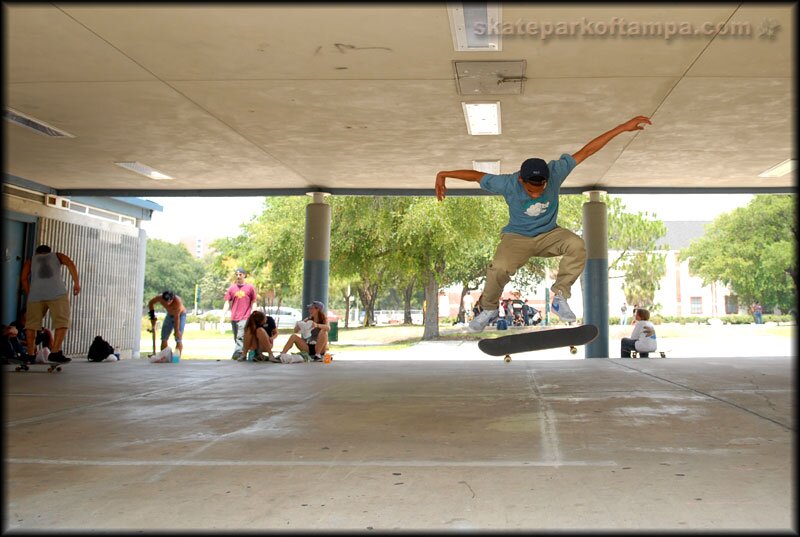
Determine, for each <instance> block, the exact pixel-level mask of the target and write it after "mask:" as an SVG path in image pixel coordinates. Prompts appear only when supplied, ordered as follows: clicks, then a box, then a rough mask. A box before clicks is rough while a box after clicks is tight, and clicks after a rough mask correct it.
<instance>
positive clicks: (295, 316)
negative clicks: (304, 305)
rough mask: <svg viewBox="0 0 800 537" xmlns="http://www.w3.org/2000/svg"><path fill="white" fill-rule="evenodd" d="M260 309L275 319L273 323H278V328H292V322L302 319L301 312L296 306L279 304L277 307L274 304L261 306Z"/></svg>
mask: <svg viewBox="0 0 800 537" xmlns="http://www.w3.org/2000/svg"><path fill="white" fill-rule="evenodd" d="M261 310H262V311H263V312H264V313H266V314H267V315H269V316H270V317H272V318H273V319H275V323H276V324H277V325H278V328H290V329H293V328H294V323H296V322H297V321H302V320H303V312H302V311H300V310H299V309H297V308H288V307H286V306H281V307H280V309H279V308H277V307H275V306H271V307H268V308H261Z"/></svg>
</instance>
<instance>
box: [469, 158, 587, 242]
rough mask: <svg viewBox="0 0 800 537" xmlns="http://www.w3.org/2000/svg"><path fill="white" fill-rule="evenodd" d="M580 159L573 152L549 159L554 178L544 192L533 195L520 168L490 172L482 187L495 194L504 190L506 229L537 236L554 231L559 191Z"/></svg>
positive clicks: (502, 193)
mask: <svg viewBox="0 0 800 537" xmlns="http://www.w3.org/2000/svg"><path fill="white" fill-rule="evenodd" d="M577 165H578V163H577V162H575V159H574V158H572V155H569V154H567V153H564V154H563V155H561V158H560V159H558V160H551V161H550V162H548V163H547V167H548V168H549V169H550V180H549V181H547V186H546V187H545V189H544V192H542V195H541V196H539V197H538V198H536V199H532V198H531V197H530V196H529V195H528V193H527V192H526V191H525V189H524V188H523V187H522V185H521V184H519V181H517V179H518V178H519V171H517V172H514V173H505V174H502V175H493V174H491V173H487V174H486V175H484V176H483V178H482V179H481V183H480V185H481V188H482V189H484V190H486V191H489V192H491V193H493V194H501V195H502V196H503V197H504V198H505V200H506V204H508V225H506V227H504V228H503V233H516V234H518V235H524V236H525V237H535V236H536V235H541V234H542V233H547V232H548V231H552V230H553V229H555V227H556V220H557V219H558V193H559V191H560V190H561V184H562V183H563V182H564V179H566V178H567V175H569V173H570V172H571V171H572V170H573V169H574V168H575V166H577Z"/></svg>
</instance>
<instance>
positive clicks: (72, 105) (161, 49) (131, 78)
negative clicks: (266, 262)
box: [3, 3, 797, 196]
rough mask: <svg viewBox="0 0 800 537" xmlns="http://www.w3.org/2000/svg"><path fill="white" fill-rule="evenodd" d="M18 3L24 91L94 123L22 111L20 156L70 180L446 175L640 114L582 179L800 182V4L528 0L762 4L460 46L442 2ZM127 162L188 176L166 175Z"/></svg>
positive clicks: (333, 183)
mask: <svg viewBox="0 0 800 537" xmlns="http://www.w3.org/2000/svg"><path fill="white" fill-rule="evenodd" d="M3 9H4V15H5V17H6V27H5V30H6V31H5V49H6V78H5V80H6V82H5V90H6V106H8V107H11V108H13V109H14V110H16V111H19V112H22V113H24V114H26V115H30V116H33V117H35V118H37V119H39V120H42V121H44V122H46V123H48V124H50V125H53V126H55V127H58V128H60V129H63V130H65V131H67V132H69V133H71V134H73V135H74V136H75V137H74V138H64V139H54V138H48V137H46V136H42V135H38V134H36V133H34V132H31V131H29V130H27V129H24V128H21V127H18V126H16V125H12V124H10V123H9V122H7V121H4V122H3V123H4V131H5V137H4V139H5V149H6V169H5V172H6V173H7V174H11V175H13V176H16V177H19V178H22V179H25V180H29V181H33V182H36V183H39V184H42V185H46V186H48V187H50V188H52V189H55V190H57V191H59V192H64V193H74V194H77V193H81V192H83V193H86V192H92V191H94V192H100V191H107V192H109V193H119V192H122V191H125V192H127V193H128V194H133V195H156V196H157V195H159V194H163V193H175V192H177V191H181V192H187V193H188V192H192V193H193V194H196V193H198V192H199V191H203V192H225V191H232V190H236V191H240V190H241V191H245V190H250V189H256V190H258V191H264V192H269V191H272V192H279V191H282V190H285V191H300V190H315V189H323V190H332V191H334V192H335V191H341V192H345V191H349V190H352V191H363V192H370V191H379V189H398V190H414V189H422V190H425V191H430V193H431V194H432V193H433V183H434V177H435V174H436V172H437V171H439V170H452V169H462V168H472V161H473V160H492V159H500V160H501V171H502V172H503V173H509V172H514V171H516V170H517V169H519V164H520V163H521V162H522V161H523V160H524V159H525V158H528V157H530V156H540V157H542V158H545V159H546V160H549V159H552V158H558V156H559V155H560V154H562V153H574V152H575V151H577V150H578V149H580V148H581V147H582V146H583V145H584V144H585V143H586V142H588V141H589V140H591V139H592V138H594V137H596V136H597V135H599V134H601V133H603V132H604V131H606V130H609V129H611V128H613V127H614V126H616V125H617V124H619V123H621V122H623V121H625V120H627V119H629V118H631V117H634V116H637V115H646V116H650V117H651V118H652V120H653V125H652V126H651V127H648V128H647V129H646V130H645V131H644V132H638V133H624V134H622V135H620V136H619V137H617V138H616V139H614V140H613V141H612V142H611V143H609V144H608V145H607V146H606V148H605V149H603V150H602V151H601V152H599V153H597V154H596V155H594V156H592V157H590V158H589V159H587V160H586V161H585V162H584V163H583V164H581V165H580V166H579V167H578V168H577V169H576V170H575V171H574V172H573V173H572V174H571V175H570V176H569V178H568V179H567V182H566V183H565V185H564V186H565V187H568V188H570V189H575V190H578V189H583V188H588V187H593V188H601V189H605V190H608V191H611V192H615V191H616V192H623V191H626V190H627V189H637V188H643V189H646V190H652V191H655V190H658V189H694V188H698V189H708V188H711V189H728V190H729V191H730V190H732V189H733V190H735V189H745V190H747V191H753V192H756V191H760V190H761V191H765V190H768V189H774V188H783V189H791V188H793V185H794V179H795V175H796V172H792V173H790V174H788V175H784V176H783V177H779V178H761V177H758V175H759V173H761V172H763V171H764V170H766V169H768V168H770V167H772V166H774V165H775V164H778V163H780V162H782V161H784V160H786V159H789V158H797V155H796V153H795V149H794V148H795V143H794V132H793V121H792V116H793V114H794V113H795V108H794V95H793V91H794V80H793V65H794V50H793V47H792V41H793V38H794V10H795V9H796V6H795V5H794V4H775V5H770V4H763V3H758V4H752V5H740V4H709V5H702V4H699V5H690V4H676V5H675V6H674V7H671V6H670V5H669V4H651V5H641V6H638V5H634V4H621V5H612V4H591V5H578V4H566V5H549V4H518V3H512V4H507V5H503V6H502V19H503V21H504V22H510V23H517V22H518V21H522V22H523V23H528V22H537V21H538V22H544V21H552V22H553V23H556V22H565V23H573V22H581V21H583V20H584V18H585V19H586V20H587V21H589V22H590V23H591V22H593V21H594V22H595V23H596V22H597V21H605V22H608V21H611V20H612V19H613V18H614V17H616V18H617V19H621V20H624V21H627V22H628V23H630V22H634V21H636V22H641V23H648V22H659V21H660V22H664V23H675V24H683V23H691V24H693V25H694V27H701V25H702V24H704V23H711V24H718V23H724V22H727V23H728V24H732V23H734V22H745V23H750V25H751V32H752V33H751V35H750V36H746V37H731V36H723V35H716V36H714V35H710V36H693V37H686V36H683V37H681V36H675V37H673V38H672V39H669V40H666V39H664V38H663V37H625V38H623V37H619V36H609V35H605V36H597V35H595V36H588V35H585V34H584V35H572V36H560V37H557V36H550V38H549V39H547V40H544V41H543V40H540V39H539V38H538V37H533V36H530V35H507V36H504V37H503V41H502V51H500V52H457V51H455V49H454V44H453V43H454V42H453V37H452V34H451V30H450V22H449V18H448V10H447V5H446V4H444V3H441V4H436V3H429V4H421V5H415V4H401V5H392V4H375V5H369V4H364V5H336V4H330V5H311V4H309V5H303V4H298V5H297V6H292V5H279V4H265V5H259V4H245V5H214V4H198V5H192V4H186V5H175V4H172V5H170V4H164V5H159V4H140V5H133V4H116V5H114V4H86V5H81V4H63V5H59V4H46V5H45V4H24V3H20V4H14V3H11V4H4V5H3ZM769 21H772V22H769ZM776 25H777V27H776ZM768 26H771V27H772V28H773V30H774V33H773V37H772V38H770V37H768V35H767V34H764V28H766V27H768ZM579 28H580V26H579ZM584 28H585V26H584ZM597 29H599V27H598V26H595V30H597ZM762 34H764V35H762ZM455 60H459V61H464V60H467V61H473V60H505V61H510V60H525V61H526V66H527V68H526V71H525V76H526V77H527V80H526V81H525V83H524V91H523V92H522V94H518V95H497V96H480V95H479V96H473V95H469V96H462V95H459V93H458V90H457V84H456V79H455V69H454V64H453V62H454V61H455ZM476 100H498V101H500V102H501V113H502V134H501V135H499V136H470V135H469V134H467V129H466V125H465V121H464V114H463V112H462V105H461V103H462V102H469V101H476ZM119 161H138V162H141V163H144V164H146V165H148V166H151V167H153V168H155V169H157V170H158V171H160V172H163V173H166V174H168V175H171V176H172V177H174V179H173V180H170V181H153V180H150V179H147V178H145V177H142V176H140V175H137V174H135V173H133V172H130V171H127V170H124V169H122V168H120V167H118V166H116V165H114V162H119ZM454 183H455V184H454ZM448 186H449V187H450V191H451V192H452V190H453V189H455V188H457V187H460V186H464V187H467V188H471V187H472V186H473V185H467V184H459V182H456V181H450V183H449V185H448Z"/></svg>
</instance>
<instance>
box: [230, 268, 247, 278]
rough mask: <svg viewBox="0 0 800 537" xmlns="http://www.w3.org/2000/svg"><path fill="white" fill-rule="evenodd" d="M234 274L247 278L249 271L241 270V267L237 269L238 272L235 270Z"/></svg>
mask: <svg viewBox="0 0 800 537" xmlns="http://www.w3.org/2000/svg"><path fill="white" fill-rule="evenodd" d="M233 272H234V273H235V274H239V273H242V274H244V275H245V276H247V271H246V270H244V269H243V268H241V267H239V268H237V269H236V270H234V271H233Z"/></svg>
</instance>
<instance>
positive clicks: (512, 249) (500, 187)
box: [436, 116, 651, 332]
mask: <svg viewBox="0 0 800 537" xmlns="http://www.w3.org/2000/svg"><path fill="white" fill-rule="evenodd" d="M645 123H646V124H648V125H649V124H651V122H650V119H649V118H647V117H645V116H637V117H635V118H633V119H631V120H628V121H626V122H625V123H622V124H621V125H618V126H616V127H614V128H613V129H611V130H610V131H608V132H606V133H604V134H601V135H600V136H598V137H597V138H595V139H594V140H592V141H591V142H589V143H588V144H586V145H585V146H584V147H583V148H582V149H581V150H580V151H578V152H577V153H575V154H573V155H569V154H566V153H565V154H563V155H561V158H559V159H558V160H551V161H550V162H549V163H546V162H545V161H544V160H542V159H540V158H529V159H527V160H526V161H525V162H523V163H522V166H521V168H520V170H519V171H517V172H514V173H508V174H502V175H493V174H490V173H483V172H479V171H476V170H456V171H450V172H439V173H438V174H436V198H437V199H438V200H439V201H442V200H443V199H444V198H445V193H446V191H447V188H446V187H445V179H447V178H448V177H452V178H453V179H461V180H462V181H472V182H476V183H479V184H480V186H481V188H483V189H484V190H488V191H489V192H492V193H493V194H500V195H502V196H503V197H504V198H505V200H506V203H507V204H508V214H509V222H508V225H506V227H504V228H503V230H502V233H501V234H500V244H499V245H498V246H497V250H496V251H495V254H494V259H493V260H492V264H491V265H489V270H488V271H487V273H486V285H485V286H484V289H483V295H482V296H481V299H480V301H479V303H478V304H479V306H480V309H481V310H482V311H481V312H480V313H479V314H478V315H476V316H475V318H474V319H473V320H472V321H471V322H470V323H469V328H468V329H469V331H470V332H481V331H483V329H484V328H486V326H488V325H489V324H490V323H491V322H492V321H493V320H494V319H496V318H497V317H498V311H497V310H498V301H499V299H500V295H501V294H502V293H503V288H504V287H505V285H506V284H507V283H508V282H509V281H510V280H511V277H512V276H513V275H514V273H515V272H516V271H517V270H518V269H519V268H520V267H521V266H522V265H524V264H525V263H526V262H527V261H528V259H530V258H531V257H555V256H562V258H561V262H560V263H559V265H558V275H557V276H556V281H555V283H554V284H553V286H552V288H551V289H552V291H553V303H552V305H551V308H552V310H553V311H554V312H555V313H556V315H558V317H559V318H560V319H561V320H562V321H566V322H574V321H576V317H575V314H574V313H573V312H572V310H571V309H570V307H569V305H568V304H567V299H568V298H569V297H570V296H571V292H570V291H571V289H572V284H573V283H575V280H577V279H578V277H579V276H580V274H581V272H582V271H583V267H584V265H585V264H586V248H585V246H584V243H583V239H581V238H580V237H579V236H578V235H576V234H575V233H573V232H571V231H569V230H566V229H564V228H561V227H559V226H558V225H557V224H556V220H557V218H558V195H559V190H560V188H561V184H562V183H563V182H564V180H565V179H566V178H567V175H569V173H570V172H571V171H572V170H573V169H574V168H575V166H577V165H578V164H580V163H581V162H583V161H584V160H585V159H586V158H587V157H589V156H591V155H593V154H594V153H596V152H597V151H599V150H600V149H602V148H603V147H604V146H605V145H606V144H607V143H608V142H609V141H611V139H613V138H614V137H616V136H618V135H619V134H622V133H623V132H627V131H637V130H644V124H645Z"/></svg>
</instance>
